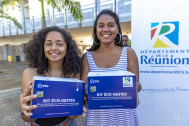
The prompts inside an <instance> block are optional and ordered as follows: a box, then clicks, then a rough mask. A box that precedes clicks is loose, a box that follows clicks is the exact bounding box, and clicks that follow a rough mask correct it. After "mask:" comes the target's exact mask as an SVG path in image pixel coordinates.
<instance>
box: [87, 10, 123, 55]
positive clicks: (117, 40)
mask: <svg viewBox="0 0 189 126" xmlns="http://www.w3.org/2000/svg"><path fill="white" fill-rule="evenodd" d="M102 15H109V16H111V17H113V18H114V20H115V23H116V25H117V26H118V28H119V33H118V34H117V35H116V38H115V45H117V46H122V32H121V26H120V23H119V18H118V16H117V15H116V13H114V12H113V11H112V10H108V9H105V10H102V11H101V12H100V13H99V14H98V16H97V17H96V19H95V22H94V26H93V35H92V37H93V44H92V46H91V48H90V49H88V50H89V51H94V50H96V49H97V48H98V47H99V46H100V40H99V39H98V37H97V35H96V31H97V29H96V26H97V22H98V19H99V18H100V17H101V16H102ZM95 43H96V44H95ZM117 43H118V44H117Z"/></svg>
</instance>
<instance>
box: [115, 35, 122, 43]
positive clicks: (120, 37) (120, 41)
mask: <svg viewBox="0 0 189 126" xmlns="http://www.w3.org/2000/svg"><path fill="white" fill-rule="evenodd" d="M118 34H119V42H117V43H116V42H114V43H115V44H120V43H121V34H120V33H118Z"/></svg>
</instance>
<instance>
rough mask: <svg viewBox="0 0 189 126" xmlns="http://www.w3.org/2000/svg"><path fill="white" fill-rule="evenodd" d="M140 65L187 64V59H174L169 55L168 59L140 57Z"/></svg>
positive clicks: (188, 62)
mask: <svg viewBox="0 0 189 126" xmlns="http://www.w3.org/2000/svg"><path fill="white" fill-rule="evenodd" d="M140 63H141V64H174V65H179V64H189V58H178V57H177V58H174V57H173V55H171V57H170V58H167V57H166V58H161V57H150V58H149V57H148V56H147V55H141V62H140Z"/></svg>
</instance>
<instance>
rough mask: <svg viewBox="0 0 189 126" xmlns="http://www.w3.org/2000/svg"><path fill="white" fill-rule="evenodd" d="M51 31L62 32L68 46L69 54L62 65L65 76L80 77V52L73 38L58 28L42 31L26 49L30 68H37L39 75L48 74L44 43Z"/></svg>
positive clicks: (53, 27) (67, 53)
mask: <svg viewBox="0 0 189 126" xmlns="http://www.w3.org/2000/svg"><path fill="white" fill-rule="evenodd" d="M51 31H57V32H60V33H61V34H62V36H63V38H64V40H65V42H66V45H67V50H66V51H67V52H66V55H65V57H64V60H63V64H62V66H63V69H62V72H63V74H64V76H65V77H70V76H73V77H76V76H78V75H79V73H80V69H81V57H80V51H79V49H78V47H77V45H76V42H75V41H74V40H73V39H72V36H71V35H70V34H69V33H68V32H67V31H65V30H64V29H61V28H59V27H56V26H52V27H46V28H44V29H41V30H40V31H39V32H38V33H37V34H36V35H34V36H33V38H32V39H31V40H30V41H29V42H28V43H27V44H26V46H25V47H24V53H25V54H26V60H27V61H28V64H29V67H32V68H37V73H38V74H41V75H44V74H45V71H46V72H48V60H47V59H46V58H45V53H44V42H45V38H46V35H47V34H48V33H49V32H51Z"/></svg>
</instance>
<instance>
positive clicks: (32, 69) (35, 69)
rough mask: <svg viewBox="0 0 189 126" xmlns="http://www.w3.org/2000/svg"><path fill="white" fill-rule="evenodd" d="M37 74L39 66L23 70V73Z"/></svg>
mask: <svg viewBox="0 0 189 126" xmlns="http://www.w3.org/2000/svg"><path fill="white" fill-rule="evenodd" d="M24 74H26V75H34V76H35V75H37V68H26V69H25V70H24V72H23V75H24Z"/></svg>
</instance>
